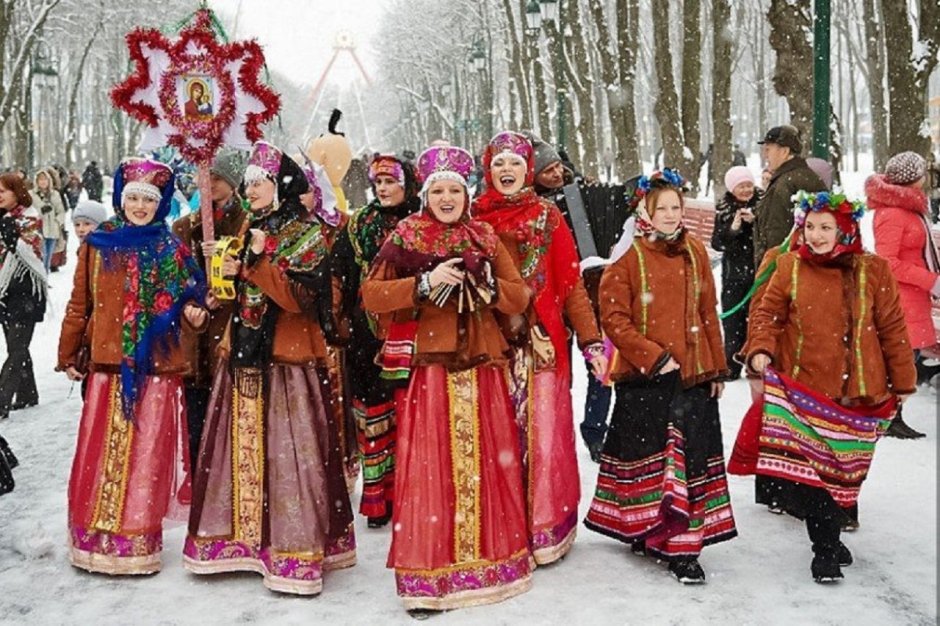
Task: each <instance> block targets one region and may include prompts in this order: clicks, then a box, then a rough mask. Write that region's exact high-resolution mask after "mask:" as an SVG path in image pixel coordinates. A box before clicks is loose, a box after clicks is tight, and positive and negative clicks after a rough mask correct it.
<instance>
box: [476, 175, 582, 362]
mask: <svg viewBox="0 0 940 626" xmlns="http://www.w3.org/2000/svg"><path fill="white" fill-rule="evenodd" d="M473 215H474V218H475V219H478V220H481V221H484V222H486V223H488V224H489V225H490V226H492V227H493V229H494V230H495V231H496V232H497V233H512V234H513V235H514V239H515V242H516V243H515V247H516V251H517V253H518V256H519V259H520V260H521V267H520V268H519V273H520V274H522V278H523V279H524V280H525V281H526V284H527V285H528V286H529V288H530V289H531V290H532V292H533V293H534V294H535V295H534V298H533V306H534V308H535V312H536V314H537V315H538V319H539V322H540V323H541V324H542V326H543V327H544V328H545V331H546V332H547V333H548V336H549V337H550V338H551V340H552V345H553V346H554V348H555V358H556V359H557V360H558V364H559V367H561V368H566V367H567V366H568V332H567V330H566V328H565V322H564V319H563V317H562V311H564V307H565V302H566V301H567V300H568V296H569V295H570V294H571V291H572V290H573V289H574V287H575V285H577V284H578V280H580V278H581V272H580V269H579V268H580V259H579V258H578V250H577V248H576V247H575V244H574V237H573V236H572V234H571V232H570V231H569V230H568V226H567V225H566V224H565V222H564V218H563V217H562V215H561V212H560V211H559V210H558V208H557V207H556V206H555V205H554V204H552V203H551V202H549V201H547V200H543V199H541V198H539V196H538V195H536V193H535V191H533V190H532V188H529V187H527V188H525V189H523V190H522V191H520V192H519V193H517V194H515V195H512V196H504V195H503V194H501V193H499V192H498V191H496V190H495V189H494V188H492V187H491V188H490V189H488V190H487V191H486V193H484V194H483V195H482V196H480V197H479V198H477V200H476V201H475V203H474V205H473Z"/></svg>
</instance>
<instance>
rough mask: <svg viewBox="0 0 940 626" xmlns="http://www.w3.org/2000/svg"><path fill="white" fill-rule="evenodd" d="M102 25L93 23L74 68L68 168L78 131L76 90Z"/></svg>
mask: <svg viewBox="0 0 940 626" xmlns="http://www.w3.org/2000/svg"><path fill="white" fill-rule="evenodd" d="M103 26H104V23H103V22H102V21H101V20H98V23H97V24H96V25H95V31H94V32H93V33H92V35H91V37H89V38H88V41H87V42H86V43H85V48H84V49H83V50H82V56H81V58H80V59H79V61H78V67H77V68H75V78H74V80H73V82H72V90H71V93H70V95H69V107H68V126H67V129H66V133H65V135H66V139H65V169H70V168H71V167H72V162H73V160H72V146H74V145H75V135H76V134H77V133H78V128H77V126H78V121H77V120H76V115H75V113H76V110H77V109H78V90H79V87H80V86H81V84H82V78H83V76H84V74H85V62H86V61H87V60H88V53H89V52H91V46H92V44H93V43H94V42H95V40H96V38H97V37H98V33H99V32H101V28H102V27H103Z"/></svg>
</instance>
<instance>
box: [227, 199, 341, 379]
mask: <svg viewBox="0 0 940 626" xmlns="http://www.w3.org/2000/svg"><path fill="white" fill-rule="evenodd" d="M305 211H306V209H305V208H304V207H303V205H301V204H300V200H298V199H297V198H291V199H290V200H288V201H287V202H285V203H283V204H281V205H280V207H279V208H278V209H277V211H276V212H274V213H272V214H269V215H267V216H266V217H263V218H262V219H258V220H255V221H254V222H252V223H251V228H257V229H260V230H262V231H264V233H265V235H266V239H265V246H264V251H262V253H261V255H260V256H261V258H264V259H267V260H268V261H269V262H270V263H271V264H272V265H274V266H275V267H276V268H277V269H278V270H280V271H281V272H283V273H285V274H289V275H291V276H296V277H300V276H303V275H309V274H311V273H312V272H313V271H314V270H315V269H316V268H317V266H319V265H320V263H321V262H322V261H323V260H324V259H325V258H326V257H327V256H328V255H329V249H328V247H327V241H326V238H325V237H324V234H323V226H322V225H321V224H320V223H319V222H316V223H312V224H311V223H310V222H307V221H306V220H304V219H302V215H303V213H304V212H305ZM246 248H247V246H246ZM236 290H237V296H236V303H237V310H236V315H235V316H234V317H233V318H232V326H233V333H232V357H231V358H232V363H233V364H234V365H236V366H240V367H261V366H263V365H265V364H266V363H267V362H268V361H269V360H270V357H271V348H272V346H273V340H274V326H275V322H276V318H277V311H278V309H277V308H276V307H273V308H272V307H271V306H270V298H269V297H268V296H267V294H265V293H264V291H263V290H262V289H261V288H260V287H258V286H257V285H255V284H253V283H251V282H249V281H246V280H243V279H239V280H238V281H237V282H236Z"/></svg>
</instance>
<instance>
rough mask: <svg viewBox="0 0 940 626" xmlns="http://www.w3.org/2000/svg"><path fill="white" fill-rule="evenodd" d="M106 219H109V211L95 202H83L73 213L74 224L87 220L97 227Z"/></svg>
mask: <svg viewBox="0 0 940 626" xmlns="http://www.w3.org/2000/svg"><path fill="white" fill-rule="evenodd" d="M106 219H108V209H106V208H105V206H104V205H103V204H101V203H100V202H95V201H94V200H82V201H81V202H79V203H78V205H77V206H76V207H75V210H74V211H72V223H73V224H74V223H75V222H77V221H78V220H85V221H88V222H91V223H92V224H94V225H95V226H97V225H98V224H100V223H101V222H103V221H105V220H106Z"/></svg>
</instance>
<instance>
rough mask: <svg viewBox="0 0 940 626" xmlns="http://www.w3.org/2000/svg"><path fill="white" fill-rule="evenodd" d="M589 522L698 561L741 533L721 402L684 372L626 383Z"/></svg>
mask: <svg viewBox="0 0 940 626" xmlns="http://www.w3.org/2000/svg"><path fill="white" fill-rule="evenodd" d="M616 391H617V399H616V403H615V406H614V413H613V417H612V419H611V425H610V429H609V430H608V432H607V438H606V439H605V441H604V449H603V452H602V454H601V466H600V472H599V474H598V477H597V489H596V491H595V494H594V499H593V501H592V502H591V507H590V509H589V510H588V514H587V519H586V520H585V525H586V526H587V527H588V528H590V529H591V530H594V531H596V532H599V533H601V534H604V535H607V536H610V537H613V538H615V539H619V540H620V541H624V542H626V543H631V542H633V541H638V540H643V541H645V543H646V550H647V551H648V552H649V553H651V554H654V555H656V556H658V557H660V558H664V559H674V558H681V557H692V556H698V554H699V553H700V552H701V550H702V547H703V546H706V545H709V544H713V543H718V542H721V541H726V540H728V539H731V538H733V537H734V536H736V535H737V530H736V528H735V523H734V516H733V514H732V511H731V499H730V496H729V494H728V483H727V479H726V476H725V463H724V456H723V453H722V442H721V423H720V421H719V415H718V401H717V399H716V398H710V397H709V385H708V384H705V385H700V386H698V387H693V388H692V389H684V390H683V389H681V388H680V386H679V380H678V373H672V374H667V375H665V376H662V377H659V378H657V379H656V380H654V381H649V382H642V383H637V382H629V383H620V384H618V385H617V387H616Z"/></svg>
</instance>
